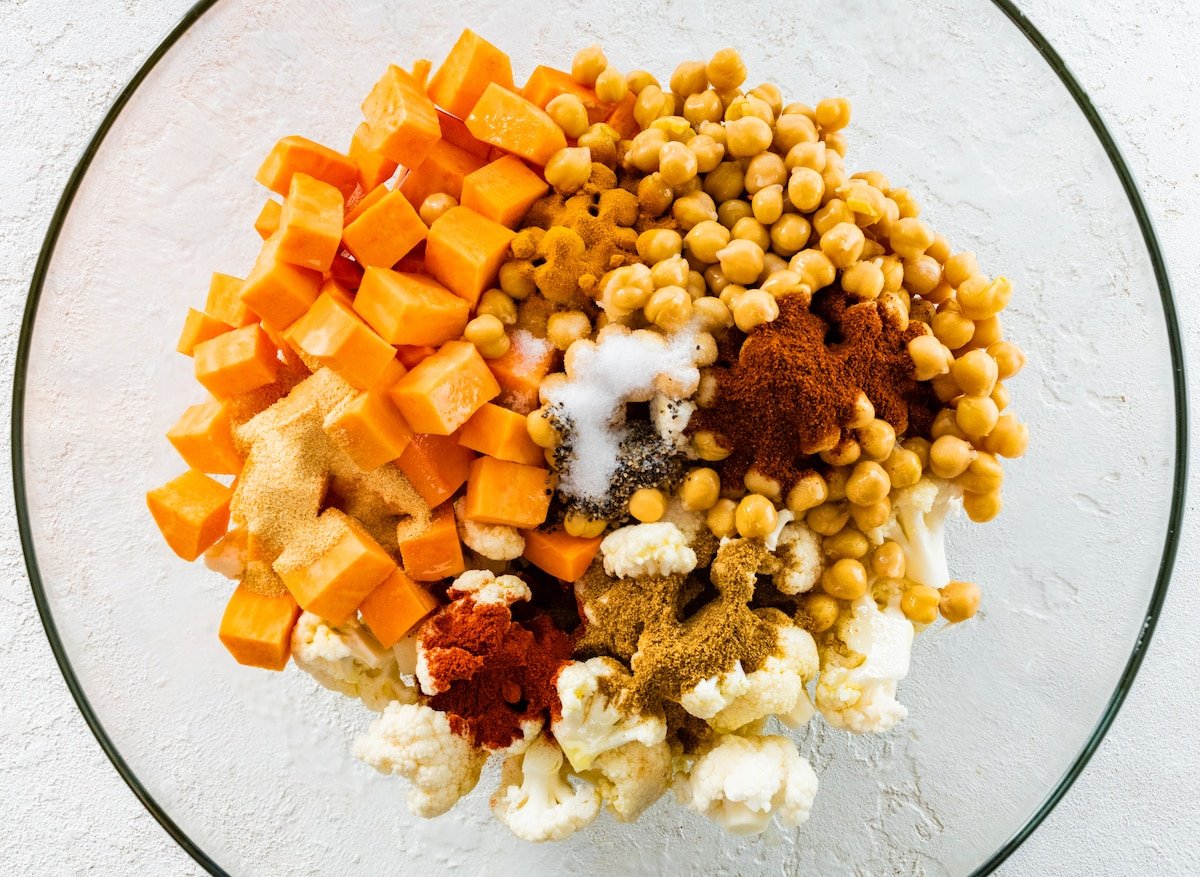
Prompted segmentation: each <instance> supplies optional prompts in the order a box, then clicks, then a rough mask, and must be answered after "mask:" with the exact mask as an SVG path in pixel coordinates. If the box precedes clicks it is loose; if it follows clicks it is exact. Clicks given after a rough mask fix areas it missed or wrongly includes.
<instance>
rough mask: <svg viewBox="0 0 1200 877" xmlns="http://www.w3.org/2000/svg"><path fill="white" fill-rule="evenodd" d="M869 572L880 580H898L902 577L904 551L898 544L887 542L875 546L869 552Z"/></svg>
mask: <svg viewBox="0 0 1200 877" xmlns="http://www.w3.org/2000/svg"><path fill="white" fill-rule="evenodd" d="M871 572H873V573H875V575H877V576H879V578H881V579H899V578H903V577H904V573H905V560H904V549H903V548H901V547H900V543H899V542H892V541H890V540H889V541H887V542H884V543H883V544H882V545H879V546H876V548H875V549H874V550H873V551H872V552H871Z"/></svg>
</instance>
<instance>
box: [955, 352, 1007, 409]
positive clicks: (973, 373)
mask: <svg viewBox="0 0 1200 877" xmlns="http://www.w3.org/2000/svg"><path fill="white" fill-rule="evenodd" d="M950 375H951V376H952V377H953V378H954V382H955V383H956V384H958V386H960V387H961V388H962V391H963V392H964V393H967V394H969V395H972V396H987V395H990V394H991V392H992V390H993V389H994V388H995V386H996V379H997V378H998V376H999V368H998V366H997V365H996V360H994V359H992V357H991V356H989V355H988V353H987V351H986V350H969V351H967V352H966V353H964V354H963V355H962V356H960V357H959V358H958V359H956V360H955V361H954V363H953V364H952V365H951V366H950ZM960 426H961V424H960Z"/></svg>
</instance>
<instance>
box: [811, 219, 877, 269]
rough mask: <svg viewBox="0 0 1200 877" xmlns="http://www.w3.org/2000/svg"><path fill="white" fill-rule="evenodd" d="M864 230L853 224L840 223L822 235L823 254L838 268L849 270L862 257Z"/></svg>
mask: <svg viewBox="0 0 1200 877" xmlns="http://www.w3.org/2000/svg"><path fill="white" fill-rule="evenodd" d="M865 240H866V239H865V238H864V237H863V233H862V229H860V228H859V227H858V226H857V225H855V224H854V223H852V222H839V223H838V224H837V225H835V226H834V227H833V228H831V229H829V231H827V232H825V233H824V234H823V235H821V240H820V247H821V252H823V253H824V254H825V255H826V256H828V257H829V261H830V262H832V263H833V264H834V265H835V266H836V267H838V268H849V267H850V266H851V265H853V264H854V263H855V262H857V261H858V258H859V256H861V255H862V251H863V244H864V242H865Z"/></svg>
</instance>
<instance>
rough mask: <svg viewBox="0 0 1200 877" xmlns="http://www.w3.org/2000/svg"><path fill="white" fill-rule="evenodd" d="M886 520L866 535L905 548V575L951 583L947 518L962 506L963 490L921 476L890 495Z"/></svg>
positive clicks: (940, 585) (925, 582)
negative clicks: (913, 482) (889, 511)
mask: <svg viewBox="0 0 1200 877" xmlns="http://www.w3.org/2000/svg"><path fill="white" fill-rule="evenodd" d="M891 500H892V512H891V516H890V517H889V518H888V520H887V523H885V524H884V525H883V526H882V527H876V528H875V529H873V530H871V531H869V532H868V533H867V534H866V535H867V538H869V539H870V540H871V541H872V542H873V543H875V544H876V545H879V544H881V543H882V542H883V541H884V540H887V539H891V540H893V541H895V542H899V543H900V547H901V548H902V549H903V550H904V565H905V573H904V574H905V576H906V577H908V578H910V579H912V580H913V581H914V582H918V583H920V584H922V585H928V586H929V587H931V588H937V589H938V590H941V589H942V588H944V587H945V586H946V585H948V584H949V583H950V568H949V567H948V566H947V564H946V520H947V518H948V517H949V515H950V513H951V512H952V511H953V510H955V509H957V508H959V507H961V505H962V489H961V488H959V487H958V486H957V485H954V484H951V483H950V482H949V481H943V480H942V479H940V478H929V477H926V478H922V479H921V480H920V481H918V482H917V483H916V484H914V485H913V486H912V487H906V488H904V489H903V490H898V491H896V492H895V493H893V494H892V496H891Z"/></svg>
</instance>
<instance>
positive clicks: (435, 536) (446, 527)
mask: <svg viewBox="0 0 1200 877" xmlns="http://www.w3.org/2000/svg"><path fill="white" fill-rule="evenodd" d="M404 528H405V525H403V524H402V525H401V532H400V534H399V540H398V541H399V543H400V560H401V562H402V563H403V564H404V572H405V573H407V574H408V576H409V578H412V579H415V580H417V581H418V582H436V581H439V580H441V579H444V578H448V577H449V576H456V575H458V574H459V573H461V572H462V571H463V570H465V569H466V568H467V567H466V562H465V561H464V560H463V553H462V543H461V542H460V541H459V540H458V525H457V524H456V523H455V521H454V509H452V508H451V507H450V504H449V503H445V504H443V505H440V506H438V507H437V508H436V509H434V510H433V516H432V518H431V519H430V521H429V526H428V527H426V528H424V529H423V530H421V531H420V532H419V533H416V534H414V535H408V534H407V533H406V532H405V530H404Z"/></svg>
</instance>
